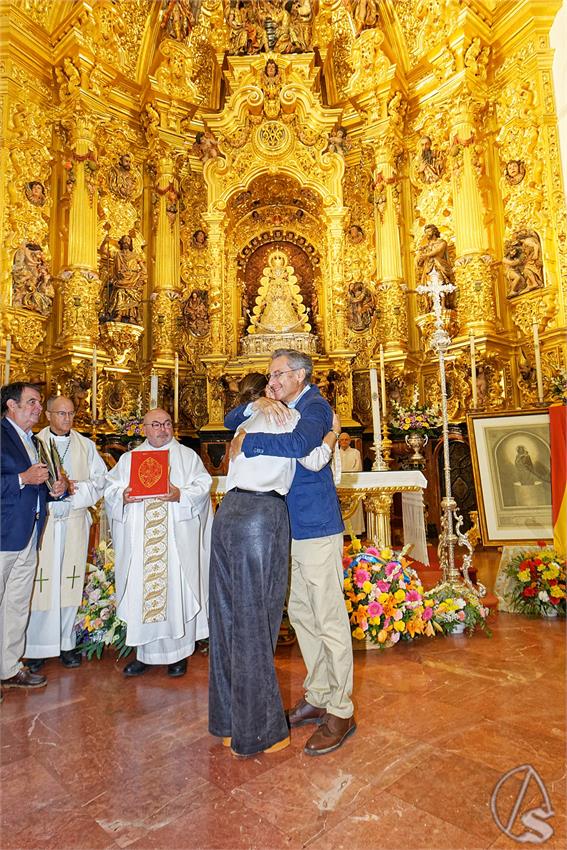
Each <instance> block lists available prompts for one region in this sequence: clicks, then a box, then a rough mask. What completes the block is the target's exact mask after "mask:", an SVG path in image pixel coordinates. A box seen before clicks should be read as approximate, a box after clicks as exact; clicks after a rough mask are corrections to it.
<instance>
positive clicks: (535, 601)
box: [505, 542, 566, 617]
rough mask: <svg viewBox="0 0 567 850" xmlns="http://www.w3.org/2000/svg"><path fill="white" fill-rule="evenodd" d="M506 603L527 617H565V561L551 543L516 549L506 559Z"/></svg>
mask: <svg viewBox="0 0 567 850" xmlns="http://www.w3.org/2000/svg"><path fill="white" fill-rule="evenodd" d="M505 573H506V575H507V576H508V578H509V579H510V581H509V584H508V594H509V596H510V597H511V598H510V599H509V602H510V603H511V605H512V607H513V608H514V609H515V610H516V611H518V613H520V614H527V615H528V616H529V617H549V616H555V615H558V614H559V615H560V616H563V617H564V616H565V609H566V606H565V560H564V559H562V558H560V557H559V556H558V555H557V553H556V552H555V550H554V549H553V548H552V547H551V546H547V545H546V544H545V543H544V542H541V543H540V544H539V546H538V548H537V549H536V548H534V549H528V550H525V551H524V552H520V553H519V554H518V555H516V557H515V558H512V560H511V561H510V562H509V564H508V565H507V567H506V568H505Z"/></svg>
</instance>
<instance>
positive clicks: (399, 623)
mask: <svg viewBox="0 0 567 850" xmlns="http://www.w3.org/2000/svg"><path fill="white" fill-rule="evenodd" d="M394 628H395V630H396V631H397V632H403V631H405V628H406V624H405V623H404V621H403V620H396V622H395V623H394Z"/></svg>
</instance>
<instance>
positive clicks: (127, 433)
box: [108, 414, 142, 438]
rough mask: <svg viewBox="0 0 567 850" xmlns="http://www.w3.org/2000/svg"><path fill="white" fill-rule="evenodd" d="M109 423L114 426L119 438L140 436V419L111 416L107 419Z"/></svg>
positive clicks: (133, 416) (136, 417)
mask: <svg viewBox="0 0 567 850" xmlns="http://www.w3.org/2000/svg"><path fill="white" fill-rule="evenodd" d="M108 419H109V421H110V422H111V423H112V424H113V425H114V427H115V428H116V430H117V431H118V433H119V434H120V436H121V437H128V438H132V437H141V436H142V420H141V418H140V417H138V416H135V415H131V416H127V417H124V416H113V415H112V414H110V415H109V417H108Z"/></svg>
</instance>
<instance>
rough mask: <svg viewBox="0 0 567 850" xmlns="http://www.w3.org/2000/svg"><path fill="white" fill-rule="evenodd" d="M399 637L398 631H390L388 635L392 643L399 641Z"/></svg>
mask: <svg viewBox="0 0 567 850" xmlns="http://www.w3.org/2000/svg"><path fill="white" fill-rule="evenodd" d="M399 639H400V633H399V632H392V634H391V635H390V640H391V641H392V643H397V642H398V641H399Z"/></svg>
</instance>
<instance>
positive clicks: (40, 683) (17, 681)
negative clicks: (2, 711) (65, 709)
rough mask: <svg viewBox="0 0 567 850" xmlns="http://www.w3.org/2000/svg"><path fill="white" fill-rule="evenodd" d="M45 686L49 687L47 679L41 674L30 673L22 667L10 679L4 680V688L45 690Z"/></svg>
mask: <svg viewBox="0 0 567 850" xmlns="http://www.w3.org/2000/svg"><path fill="white" fill-rule="evenodd" d="M45 685H47V677H46V676H41V675H39V673H30V671H29V670H28V669H27V667H22V668H21V669H20V670H18V672H17V673H16V675H15V676H11V677H10V678H9V679H2V687H3V688H43V687H44V686H45Z"/></svg>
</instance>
